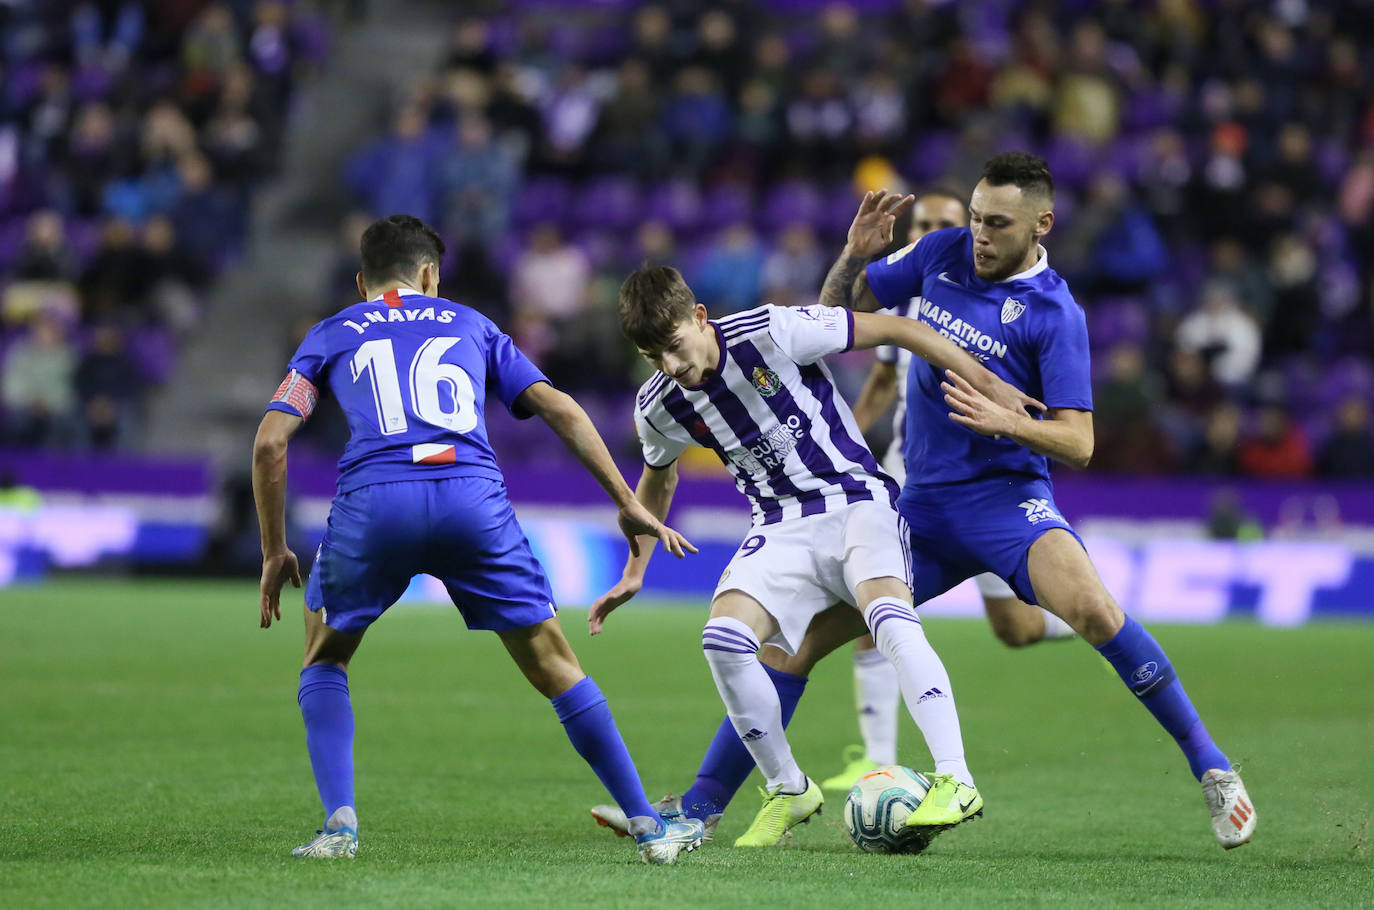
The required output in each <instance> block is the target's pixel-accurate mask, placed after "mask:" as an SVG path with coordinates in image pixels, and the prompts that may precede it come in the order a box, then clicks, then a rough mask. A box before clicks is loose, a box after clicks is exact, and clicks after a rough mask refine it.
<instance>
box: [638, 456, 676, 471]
mask: <svg viewBox="0 0 1374 910" xmlns="http://www.w3.org/2000/svg"><path fill="white" fill-rule="evenodd" d="M675 464H677V459H676V458H674V459H673V460H672V461H667V462H664V463H663V464H650V463H649V462H647V461H646V462H644V467H646V468H648V469H649V470H650V471H666V470H667V469H668V468H671V467H672V466H673V465H675Z"/></svg>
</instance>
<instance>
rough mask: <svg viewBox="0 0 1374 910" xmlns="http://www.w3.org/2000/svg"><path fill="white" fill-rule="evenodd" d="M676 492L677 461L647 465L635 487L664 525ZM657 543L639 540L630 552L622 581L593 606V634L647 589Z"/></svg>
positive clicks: (589, 620) (652, 539)
mask: <svg viewBox="0 0 1374 910" xmlns="http://www.w3.org/2000/svg"><path fill="white" fill-rule="evenodd" d="M676 490H677V462H673V463H672V464H670V465H668V466H666V467H662V468H651V467H649V466H648V465H645V466H644V472H643V473H642V474H640V476H639V484H638V485H637V486H636V487H635V500H636V501H637V502H638V503H639V504H640V505H641V506H642V507H643V508H644V509H645V510H647V511H648V513H649V514H650V515H651V516H653V518H655V519H656V520H658V521H660V522H661V521H663V519H665V518H667V517H668V509H669V508H670V507H671V506H672V504H673V493H674V492H675V491H676ZM657 543H658V540H657V538H655V537H649V536H645V537H641V538H640V539H639V546H638V547H637V548H636V547H632V548H631V549H630V558H629V560H628V561H627V562H626V563H625V571H624V572H622V573H621V576H620V581H618V582H616V584H615V587H613V588H611V590H609V591H607V592H606V593H605V594H602V595H601V596H600V597H598V598H597V599H596V602H595V603H593V604H592V609H591V612H590V613H589V614H588V615H587V629H588V630H589V631H590V632H591V634H593V635H596V634H597V633H599V632H600V631H601V627H602V624H603V623H604V622H605V621H606V617H607V616H609V615H610V614H611V613H612V611H614V610H615V609H616V607H619V606H620V605H621V604H624V603H627V602H629V600H630V599H631V598H633V597H634V596H635V595H636V594H638V593H639V591H640V589H641V588H643V587H644V573H645V572H646V571H647V570H648V568H649V559H650V557H652V556H653V554H654V545H655V544H657ZM688 546H691V544H688ZM692 552H693V553H695V552H696V548H695V547H693V548H692Z"/></svg>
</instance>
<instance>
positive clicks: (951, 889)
mask: <svg viewBox="0 0 1374 910" xmlns="http://www.w3.org/2000/svg"><path fill="white" fill-rule="evenodd" d="M636 606H637V605H636V604H631V605H630V606H628V607H626V608H623V609H622V610H621V611H620V612H619V613H618V614H617V615H616V616H614V617H613V618H612V621H611V623H610V626H609V631H608V632H607V633H606V634H605V635H603V636H600V637H598V638H596V639H589V638H588V637H587V635H586V632H585V614H584V613H582V612H580V611H576V610H566V611H564V613H563V622H564V626H565V628H566V630H567V632H568V635H569V638H570V639H571V640H572V642H573V645H574V647H575V648H576V649H577V651H578V654H579V656H580V657H581V660H582V662H583V666H584V667H585V668H586V669H587V670H588V671H589V672H590V673H591V674H592V675H593V676H595V677H596V679H597V681H598V682H599V683H600V685H601V688H602V689H603V690H604V691H605V692H606V694H607V696H608V698H609V699H610V703H611V707H612V709H613V710H614V712H615V715H616V719H617V721H618V723H619V725H620V729H621V731H622V732H623V733H624V735H625V738H626V740H627V742H628V743H629V745H630V749H631V751H632V752H633V754H634V756H635V758H636V760H637V762H638V764H639V768H640V770H641V772H642V774H643V776H644V780H645V783H646V786H647V788H648V791H649V795H650V797H651V798H657V797H658V796H659V795H661V794H662V793H663V792H666V791H667V790H669V789H672V790H675V791H677V792H681V790H682V788H684V787H685V786H686V785H687V783H688V782H689V781H690V779H691V776H692V773H693V771H694V770H695V768H696V764H697V761H698V759H699V758H700V756H701V752H702V750H703V748H704V746H705V743H706V741H707V738H708V737H709V736H710V734H711V733H712V731H713V730H714V728H715V725H716V723H717V722H718V721H719V718H720V716H721V707H720V703H719V700H718V698H717V696H716V694H715V691H714V688H713V687H712V685H711V679H710V674H709V672H708V671H707V668H706V664H705V661H704V660H703V659H702V657H701V654H700V651H699V648H698V632H699V629H700V626H701V624H702V622H703V621H704V619H705V613H704V610H702V609H700V608H697V609H687V608H684V609H643V608H640V609H636ZM299 609H300V595H299V593H298V592H289V594H288V599H287V610H288V614H290V613H294V612H295V611H297V610H299ZM0 617H3V622H4V630H3V633H2V634H0V641H3V644H0V655H3V656H2V657H0V680H2V681H3V687H0V705H3V710H0V731H3V732H0V906H4V907H10V908H30V907H93V906H102V907H121V908H122V907H220V906H232V907H239V906H244V907H274V908H277V907H305V906H324V907H348V906H366V907H382V906H386V907H441V906H458V905H475V906H554V905H558V906H569V907H572V906H587V907H592V906H595V907H615V906H624V907H636V908H640V907H649V906H657V905H660V904H671V905H674V906H684V907H692V906H704V907H713V906H720V907H724V906H737V905H739V906H775V907H826V908H839V907H865V908H874V907H895V906H913V907H945V906H950V907H983V906H989V905H1015V906H1054V907H1056V908H1059V907H1065V906H1092V907H1100V906H1126V905H1146V906H1181V905H1188V906H1193V905H1198V906H1209V907H1210V906H1231V907H1266V906H1272V907H1277V906H1303V905H1307V906H1311V905H1318V906H1356V905H1361V906H1369V905H1370V903H1371V901H1374V869H1372V867H1371V852H1374V846H1371V843H1370V839H1371V837H1374V832H1372V831H1371V830H1370V827H1369V826H1370V821H1371V816H1372V815H1374V669H1372V668H1371V664H1372V662H1371V655H1372V654H1374V624H1367V625H1358V624H1328V625H1316V626H1309V627H1306V628H1302V629H1295V630H1276V629H1266V628H1260V627H1257V626H1254V625H1251V624H1248V623H1240V622H1237V623H1231V624H1228V625H1225V626H1220V627H1202V628H1188V627H1176V626H1166V627H1156V628H1155V630H1154V631H1155V632H1156V634H1157V636H1158V637H1159V638H1160V639H1161V641H1162V642H1163V643H1164V645H1165V647H1166V648H1167V649H1168V650H1169V651H1170V653H1171V656H1172V658H1173V660H1174V663H1175V665H1176V666H1177V668H1178V670H1179V673H1180V675H1181V677H1182V678H1183V680H1184V682H1185V683H1186V684H1187V685H1188V687H1189V689H1190V692H1191V694H1192V697H1193V700H1194V702H1195V703H1196V704H1197V705H1198V707H1199V709H1200V710H1201V711H1202V713H1203V716H1204V718H1206V719H1207V720H1208V722H1209V724H1210V726H1211V729H1212V732H1213V733H1214V735H1215V736H1216V738H1217V741H1218V742H1219V743H1220V744H1221V745H1222V746H1223V748H1225V749H1226V750H1227V751H1228V752H1229V753H1230V755H1231V756H1232V758H1233V759H1234V760H1236V761H1238V762H1241V763H1242V764H1243V766H1244V768H1245V776H1246V782H1247V783H1248V785H1249V788H1250V793H1251V795H1252V797H1253V798H1254V800H1255V803H1256V805H1257V807H1258V809H1259V812H1260V823H1259V829H1258V832H1257V834H1256V837H1255V840H1254V842H1253V843H1251V844H1250V845H1248V846H1246V847H1243V848H1241V849H1239V850H1236V851H1233V852H1230V853H1228V852H1225V851H1223V850H1222V849H1221V848H1220V847H1218V846H1217V844H1216V843H1215V841H1214V840H1213V839H1212V835H1211V831H1210V828H1209V826H1208V820H1207V813H1206V809H1205V808H1204V806H1203V802H1202V797H1201V795H1200V791H1199V788H1198V785H1197V783H1196V782H1195V781H1194V780H1193V779H1192V777H1191V776H1190V775H1189V774H1188V770H1187V766H1186V764H1185V763H1184V761H1183V759H1182V757H1181V756H1180V755H1179V753H1178V751H1177V749H1176V748H1175V746H1174V744H1173V743H1172V741H1170V740H1168V738H1167V737H1166V736H1164V735H1163V734H1162V733H1161V731H1160V730H1159V729H1158V728H1157V727H1156V726H1155V724H1154V722H1153V721H1152V720H1151V719H1150V717H1149V715H1148V714H1147V713H1146V712H1145V711H1144V710H1143V709H1142V708H1140V707H1139V706H1138V705H1136V704H1135V703H1134V699H1133V698H1132V697H1131V696H1130V695H1129V693H1128V692H1127V691H1126V690H1125V689H1124V688H1123V687H1122V686H1121V685H1120V683H1119V682H1117V681H1116V679H1115V678H1114V677H1113V676H1111V675H1110V673H1109V671H1108V670H1107V669H1106V667H1105V664H1104V663H1103V662H1102V661H1101V660H1100V659H1099V658H1098V657H1097V656H1096V655H1095V654H1094V653H1093V652H1092V651H1091V649H1089V648H1087V647H1085V646H1084V645H1083V644H1082V643H1079V642H1068V643H1055V644H1047V645H1041V646H1038V647H1036V648H1031V649H1028V650H1023V651H1016V652H1014V651H1010V650H1008V649H1006V648H1003V647H1002V646H1000V645H998V644H997V643H996V642H995V641H994V640H993V638H992V636H991V634H990V633H989V631H988V629H987V628H986V626H985V625H984V624H982V623H977V622H969V621H952V620H941V619H938V618H933V619H930V620H928V622H927V628H928V631H929V634H930V637H931V639H932V640H933V641H934V643H935V645H936V647H937V648H938V649H939V651H940V652H941V654H942V655H943V657H944V659H945V662H946V664H947V665H948V667H949V670H950V674H951V676H952V678H953V680H954V685H955V691H956V693H957V696H958V698H959V708H960V713H961V715H962V718H963V724H964V735H965V739H966V742H967V745H968V752H969V759H970V763H971V765H972V767H973V770H974V772H975V773H976V774H977V775H978V781H979V784H980V786H981V788H982V790H983V792H984V794H985V796H986V799H987V814H986V817H985V818H983V819H981V820H979V821H977V822H975V823H973V824H969V825H965V826H963V827H962V828H961V829H959V830H955V831H952V832H949V833H946V834H945V835H943V836H942V837H940V838H939V839H938V840H937V841H936V842H935V844H934V845H933V846H932V847H931V848H930V850H929V851H927V852H926V853H925V854H923V855H920V856H914V857H886V856H868V855H864V854H861V853H860V852H858V851H857V850H856V849H855V848H853V847H852V846H851V845H850V844H849V842H848V839H847V837H846V836H845V832H844V829H843V825H842V823H841V821H840V811H839V810H840V807H841V805H842V800H840V799H832V800H830V802H829V803H828V804H827V807H826V810H825V812H824V814H823V815H822V817H821V819H820V820H819V822H818V823H814V824H811V825H808V826H804V827H802V828H800V829H798V831H797V833H796V835H795V836H794V837H793V838H792V839H791V841H790V843H788V844H787V845H786V846H784V847H782V848H780V849H777V850H767V851H749V852H746V851H743V850H735V849H732V848H731V847H730V846H729V844H730V842H731V841H732V840H733V839H734V837H735V836H736V835H738V834H739V833H740V832H741V831H742V830H743V829H744V827H745V825H746V824H747V823H748V821H749V819H750V818H751V817H752V815H753V812H754V810H755V809H756V808H757V797H756V796H755V789H754V784H756V783H757V778H755V779H754V780H753V781H751V783H750V784H748V785H746V788H745V790H744V791H743V793H742V794H741V797H740V799H739V801H738V802H737V803H736V806H735V808H734V809H733V810H732V811H731V812H730V813H729V814H728V815H727V816H726V818H725V820H724V821H723V823H722V824H721V827H720V835H721V836H720V837H719V838H718V840H717V842H716V843H715V844H712V845H708V846H707V847H706V848H705V849H704V850H702V851H701V852H698V853H695V854H692V855H689V856H685V857H684V858H683V861H682V862H681V863H680V864H679V865H678V866H676V867H662V868H649V867H645V866H642V865H640V864H639V862H638V860H637V858H636V857H635V855H634V851H633V848H632V846H631V845H630V842H629V841H627V840H620V839H616V838H614V837H612V836H610V834H609V833H608V832H606V831H605V830H603V829H600V828H597V827H595V826H594V825H593V824H592V822H591V819H590V818H589V816H588V814H587V808H588V807H589V806H591V805H592V804H594V803H598V802H602V801H605V799H606V795H605V793H604V791H602V790H601V788H600V785H599V784H598V783H597V781H596V780H595V778H594V777H593V776H592V774H591V772H590V770H588V769H587V767H586V766H585V765H583V764H582V762H581V761H580V760H579V759H578V757H577V756H576V754H575V753H574V752H573V750H572V747H571V746H570V745H569V744H568V741H567V739H566V738H565V737H564V735H563V731H562V729H561V728H560V727H559V725H558V722H557V720H556V719H555V717H554V714H553V711H552V709H551V708H550V707H549V705H548V704H547V702H545V701H544V700H543V699H541V698H540V697H539V696H538V695H537V694H536V693H535V692H534V691H533V690H532V689H531V688H529V686H528V685H527V684H526V683H525V682H524V680H523V679H521V678H520V676H519V674H518V672H517V671H516V669H515V667H514V665H513V664H511V662H510V661H509V659H508V658H507V657H506V655H505V653H504V651H503V649H502V648H501V647H500V644H499V643H498V642H497V640H496V639H495V637H494V636H492V635H490V634H486V633H467V632H466V630H464V629H463V627H462V624H461V622H460V620H459V619H458V617H457V616H456V615H455V614H454V613H453V611H451V610H446V609H439V608H414V607H402V608H398V609H396V610H395V611H393V612H392V613H391V614H388V615H387V616H386V617H384V618H383V619H382V620H381V621H380V622H379V623H378V625H377V627H376V628H375V629H374V630H373V631H372V632H371V633H370V635H371V638H370V640H369V641H367V642H366V643H365V644H364V645H363V647H362V650H361V651H360V652H359V655H358V658H357V659H356V661H355V663H354V666H353V668H352V672H351V685H352V692H353V703H354V707H355V710H356V714H357V728H358V729H357V735H358V739H357V752H356V755H357V791H358V810H359V815H360V817H361V822H362V825H361V829H362V849H361V851H360V852H359V854H358V857H357V859H356V860H355V861H353V862H347V861H338V862H335V863H333V864H327V863H312V862H306V861H300V860H293V859H291V858H290V856H289V855H288V851H289V850H290V848H291V847H293V846H295V845H296V844H298V843H301V842H303V841H304V840H306V839H308V837H309V836H310V835H311V834H312V833H313V829H314V828H315V827H316V826H318V825H319V823H320V810H319V804H318V802H317V800H316V796H315V790H314V784H313V782H312V780H311V778H310V770H309V762H308V759H307V756H306V752H305V748H304V736H303V732H302V728H301V721H300V717H299V715H298V713H297V709H296V704H295V691H296V673H297V671H298V669H299V663H298V661H299V654H300V645H301V641H300V640H301V632H300V620H299V619H298V618H297V617H296V616H294V615H290V618H289V619H288V620H287V621H286V622H285V623H284V625H283V626H281V627H277V628H274V629H272V630H270V631H266V632H264V631H261V630H259V629H258V628H257V606H256V595H255V590H254V587H253V585H252V584H251V583H190V582H149V581H143V582H140V581H125V580H114V579H83V580H64V581H57V582H53V583H50V584H47V585H45V586H41V587H37V588H19V589H11V590H8V591H5V592H0ZM850 666H851V664H850V660H849V655H848V653H847V652H841V653H840V654H837V655H836V656H835V657H833V658H832V659H831V660H830V661H828V666H824V665H823V666H822V667H820V668H818V671H817V673H816V675H815V676H814V677H813V679H812V681H811V684H810V687H809V689H808V693H807V696H806V698H805V699H804V700H803V702H802V705H801V708H800V710H799V711H798V713H797V717H796V720H795V722H794V723H793V725H792V734H791V736H792V742H793V744H794V747H795V751H796V754H797V757H798V759H799V760H800V762H801V764H802V766H803V768H805V769H806V770H808V772H809V773H811V774H812V775H814V776H823V775H828V774H830V773H833V771H834V769H835V768H836V767H837V766H838V761H839V756H840V751H841V749H842V748H843V747H844V746H845V745H846V744H848V743H850V742H853V741H854V740H856V739H857V732H856V726H855V721H854V717H853V709H852V688H851V683H850ZM901 746H902V756H903V760H904V762H905V763H907V764H910V765H914V766H916V767H918V768H920V767H925V766H927V765H928V764H929V757H928V755H927V753H926V752H925V747H924V745H923V744H922V742H921V740H920V738H919V735H918V734H917V732H916V730H915V727H914V725H912V724H911V722H910V720H909V719H905V718H904V720H903V729H902V739H901Z"/></svg>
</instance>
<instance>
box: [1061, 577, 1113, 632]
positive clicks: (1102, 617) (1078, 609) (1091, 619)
mask: <svg viewBox="0 0 1374 910" xmlns="http://www.w3.org/2000/svg"><path fill="white" fill-rule="evenodd" d="M1067 614H1068V615H1064V614H1060V615H1061V616H1062V617H1063V619H1064V621H1065V622H1067V623H1068V624H1069V626H1070V627H1072V629H1073V630H1074V631H1075V632H1077V633H1078V634H1079V635H1080V636H1082V637H1083V639H1084V640H1085V641H1087V642H1088V643H1089V644H1091V645H1100V644H1102V643H1104V642H1106V641H1109V640H1110V639H1111V637H1112V636H1113V635H1115V634H1116V633H1117V631H1118V630H1119V629H1120V628H1121V623H1122V621H1123V615H1122V613H1121V608H1120V607H1118V606H1117V605H1116V601H1114V600H1112V598H1111V595H1110V594H1108V593H1107V592H1106V591H1105V590H1104V591H1099V592H1094V593H1092V594H1087V595H1084V596H1082V597H1079V598H1077V599H1076V600H1075V601H1074V604H1073V608H1072V609H1070V610H1069V611H1067Z"/></svg>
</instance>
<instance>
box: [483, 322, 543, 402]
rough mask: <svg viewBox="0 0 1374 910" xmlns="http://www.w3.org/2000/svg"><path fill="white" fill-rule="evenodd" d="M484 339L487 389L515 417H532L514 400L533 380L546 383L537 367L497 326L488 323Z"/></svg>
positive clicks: (532, 383) (533, 382)
mask: <svg viewBox="0 0 1374 910" xmlns="http://www.w3.org/2000/svg"><path fill="white" fill-rule="evenodd" d="M490 333H491V334H490V335H489V336H488V339H487V388H488V389H489V390H491V391H494V392H495V393H496V397H498V398H500V399H501V403H502V404H504V405H505V406H506V407H507V409H509V410H510V412H511V413H512V414H514V415H515V416H516V417H518V418H520V419H521V420H524V419H525V418H526V417H531V416H533V415H531V414H530V413H529V412H528V411H525V410H524V409H523V408H517V407H516V404H515V399H517V398H519V397H520V393H521V392H523V391H525V390H526V389H528V388H529V387H530V386H532V385H534V384H535V383H536V382H548V381H549V380H548V377H547V376H545V375H544V373H543V371H541V370H540V369H539V367H537V366H535V365H534V364H532V363H530V359H529V358H528V357H526V356H525V355H524V354H522V353H521V352H520V349H519V348H517V347H516V346H515V342H514V341H511V337H510V336H509V335H507V334H506V333H505V332H502V331H501V330H500V329H498V328H496V326H494V325H493V326H490Z"/></svg>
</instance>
